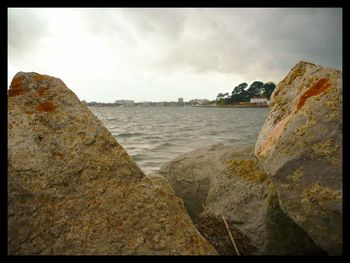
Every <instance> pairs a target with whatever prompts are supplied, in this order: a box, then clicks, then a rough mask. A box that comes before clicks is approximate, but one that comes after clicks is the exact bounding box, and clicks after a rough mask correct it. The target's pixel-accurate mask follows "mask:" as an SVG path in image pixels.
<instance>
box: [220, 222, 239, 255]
mask: <svg viewBox="0 0 350 263" xmlns="http://www.w3.org/2000/svg"><path fill="white" fill-rule="evenodd" d="M222 220H224V223H225V226H226V229H227V232H228V234H229V236H230V238H231V242H232V244H233V246H234V248H235V250H236V253H237V255H238V256H240V254H239V252H238V249H237V246H236V243H235V240H234V239H233V236H232V233H231V230H230V228H229V226H228V224H227V222H226V219H225V216H224V215H222Z"/></svg>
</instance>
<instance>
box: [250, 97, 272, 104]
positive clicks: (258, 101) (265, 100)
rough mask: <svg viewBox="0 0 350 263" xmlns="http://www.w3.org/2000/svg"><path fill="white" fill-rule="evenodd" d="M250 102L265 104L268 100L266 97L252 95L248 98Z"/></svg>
mask: <svg viewBox="0 0 350 263" xmlns="http://www.w3.org/2000/svg"><path fill="white" fill-rule="evenodd" d="M250 103H258V104H267V103H268V100H267V98H262V97H253V98H250Z"/></svg>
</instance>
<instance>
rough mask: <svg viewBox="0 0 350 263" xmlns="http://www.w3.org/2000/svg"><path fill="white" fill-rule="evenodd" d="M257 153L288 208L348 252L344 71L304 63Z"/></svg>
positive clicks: (274, 109)
mask: <svg viewBox="0 0 350 263" xmlns="http://www.w3.org/2000/svg"><path fill="white" fill-rule="evenodd" d="M255 155H256V157H257V158H258V159H259V161H260V163H261V165H262V167H263V169H264V170H265V172H267V174H268V175H269V177H270V178H271V180H272V181H273V183H274V185H275V186H276V188H277V193H278V197H279V202H280V205H281V208H282V210H283V211H284V212H285V213H286V214H287V215H288V216H289V217H290V218H291V219H292V220H293V221H294V222H296V223H297V224H298V225H299V226H301V227H302V228H303V229H304V230H305V231H306V232H307V233H308V234H309V235H310V237H311V238H312V239H313V240H314V241H315V243H316V244H317V245H319V246H320V247H321V248H323V249H324V250H326V251H328V252H329V253H330V254H341V253H342V73H341V72H340V71H338V70H336V69H333V68H324V67H321V66H318V65H315V64H311V63H307V62H300V63H298V64H297V65H296V66H295V67H294V68H293V69H292V70H291V71H290V72H289V74H288V75H287V76H286V77H285V78H284V79H283V80H282V81H281V82H280V83H279V84H278V85H277V87H276V89H275V90H274V92H273V94H272V97H271V102H270V111H269V114H268V117H267V119H266V121H265V124H264V125H263V127H262V130H261V132H260V134H259V137H258V140H257V143H256V147H255Z"/></svg>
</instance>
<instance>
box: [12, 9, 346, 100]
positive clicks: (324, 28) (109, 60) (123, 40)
mask: <svg viewBox="0 0 350 263" xmlns="http://www.w3.org/2000/svg"><path fill="white" fill-rule="evenodd" d="M300 60H304V61H310V62H313V63H316V64H320V65H323V66H327V67H335V68H337V69H340V70H341V69H342V9H340V8H319V9H317V8H307V9H303V8H294V9H291V8H257V9H255V8H246V9H244V8H243V9H242V8H224V9H218V8H210V9H204V8H198V9H193V8H176V9H175V8H168V9H163V8H146V9H136V8H113V9H106V8H100V9H96V8H81V9H80V8H71V9H69V8H68V9H65V8H22V9H20V8H10V9H8V72H9V75H8V81H9V83H10V81H11V79H12V78H13V76H14V75H15V74H16V73H17V72H18V71H25V72H31V71H34V72H38V73H41V74H47V75H51V76H55V77H58V78H60V79H62V80H63V81H64V82H65V84H66V85H67V86H68V87H69V88H70V89H71V90H73V91H74V92H75V93H76V94H77V95H78V97H79V98H80V99H81V100H86V101H103V102H114V101H115V100H116V99H133V100H135V101H164V100H165V101H176V100H177V98H179V97H183V98H184V100H185V101H188V100H190V99H194V98H198V99H200V98H207V99H215V97H216V95H217V94H218V93H219V92H232V90H233V88H234V87H235V86H237V85H238V84H240V83H242V82H247V83H248V84H251V83H252V82H253V81H254V80H260V81H263V82H268V81H273V82H275V83H276V84H277V83H278V82H279V81H280V80H281V79H282V78H283V77H284V76H285V75H286V74H287V73H288V71H289V70H290V69H291V68H292V67H293V66H294V65H295V64H296V63H297V62H298V61H300Z"/></svg>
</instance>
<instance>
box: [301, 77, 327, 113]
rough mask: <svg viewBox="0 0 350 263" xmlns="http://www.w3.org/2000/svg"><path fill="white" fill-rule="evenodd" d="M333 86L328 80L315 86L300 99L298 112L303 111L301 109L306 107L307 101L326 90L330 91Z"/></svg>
mask: <svg viewBox="0 0 350 263" xmlns="http://www.w3.org/2000/svg"><path fill="white" fill-rule="evenodd" d="M330 86H331V83H330V82H329V80H328V79H327V78H323V79H320V80H319V81H318V82H317V83H316V84H315V85H313V86H312V87H311V88H310V89H308V90H307V91H306V92H305V93H304V94H303V95H302V96H301V98H300V100H299V102H298V105H297V111H298V110H300V109H301V107H303V106H304V104H305V102H306V100H307V99H308V98H310V97H312V96H316V95H318V94H320V93H322V92H324V91H325V90H326V89H328V88H329V87H330Z"/></svg>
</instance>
